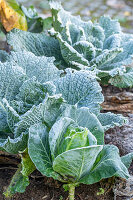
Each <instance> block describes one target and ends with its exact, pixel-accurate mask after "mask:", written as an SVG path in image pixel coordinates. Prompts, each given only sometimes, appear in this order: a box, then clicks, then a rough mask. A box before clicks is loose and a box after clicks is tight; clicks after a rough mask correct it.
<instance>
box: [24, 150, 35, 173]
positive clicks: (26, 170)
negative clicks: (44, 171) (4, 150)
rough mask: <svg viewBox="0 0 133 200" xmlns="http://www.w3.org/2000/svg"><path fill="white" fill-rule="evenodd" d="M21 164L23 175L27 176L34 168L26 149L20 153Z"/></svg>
mask: <svg viewBox="0 0 133 200" xmlns="http://www.w3.org/2000/svg"><path fill="white" fill-rule="evenodd" d="M21 165H22V170H21V173H22V174H23V176H29V175H30V174H31V173H32V172H33V171H34V170H35V169H36V167H35V165H34V163H33V162H32V160H31V159H30V157H29V154H28V149H26V150H25V151H24V152H23V153H22V154H21Z"/></svg>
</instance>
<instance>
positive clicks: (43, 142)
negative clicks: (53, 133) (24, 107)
mask: <svg viewBox="0 0 133 200" xmlns="http://www.w3.org/2000/svg"><path fill="white" fill-rule="evenodd" d="M28 151H29V155H30V158H31V160H32V161H33V163H34V164H35V166H36V168H37V169H38V170H39V171H40V172H41V173H42V174H44V175H45V176H48V177H53V175H52V174H54V171H53V168H52V159H51V154H50V148H49V140H48V128H47V127H46V126H45V125H44V124H42V123H38V124H35V125H33V126H31V127H30V129H29V141H28Z"/></svg>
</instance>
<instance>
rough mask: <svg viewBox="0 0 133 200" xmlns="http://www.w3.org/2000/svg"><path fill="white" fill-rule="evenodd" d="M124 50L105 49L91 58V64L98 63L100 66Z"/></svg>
mask: <svg viewBox="0 0 133 200" xmlns="http://www.w3.org/2000/svg"><path fill="white" fill-rule="evenodd" d="M122 51H123V49H122V48H114V49H111V50H108V49H105V50H104V51H103V52H102V54H100V55H99V56H97V57H96V58H94V59H92V60H91V62H90V65H96V66H97V67H98V68H99V67H100V66H102V65H104V64H106V63H108V62H109V61H111V60H112V59H114V58H115V57H116V56H117V55H118V54H119V53H120V52H122Z"/></svg>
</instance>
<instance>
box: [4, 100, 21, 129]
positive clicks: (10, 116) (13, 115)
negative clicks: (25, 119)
mask: <svg viewBox="0 0 133 200" xmlns="http://www.w3.org/2000/svg"><path fill="white" fill-rule="evenodd" d="M3 104H4V107H5V110H6V121H7V124H8V126H9V128H10V131H12V133H14V128H15V124H16V123H17V122H19V120H20V116H19V114H18V113H17V112H16V111H15V110H14V109H13V107H12V106H10V105H9V103H8V101H7V100H6V99H3Z"/></svg>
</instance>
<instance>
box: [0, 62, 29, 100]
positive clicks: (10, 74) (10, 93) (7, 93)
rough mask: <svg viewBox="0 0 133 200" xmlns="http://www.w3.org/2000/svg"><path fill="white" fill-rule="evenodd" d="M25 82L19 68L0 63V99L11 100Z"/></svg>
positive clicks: (21, 70) (11, 64) (23, 74)
mask: <svg viewBox="0 0 133 200" xmlns="http://www.w3.org/2000/svg"><path fill="white" fill-rule="evenodd" d="M25 80H26V75H25V73H24V70H23V69H22V68H21V67H19V66H18V65H14V64H13V63H11V62H6V63H0V99H2V98H6V99H7V100H9V101H10V100H13V99H14V98H15V96H16V94H17V93H18V89H19V88H20V86H21V85H22V84H23V82H24V81H25Z"/></svg>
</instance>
